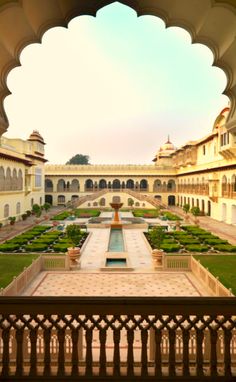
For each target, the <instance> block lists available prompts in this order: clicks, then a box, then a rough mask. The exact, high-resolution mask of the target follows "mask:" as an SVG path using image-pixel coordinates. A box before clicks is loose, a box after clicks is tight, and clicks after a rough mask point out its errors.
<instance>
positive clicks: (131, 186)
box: [126, 179, 134, 190]
mask: <svg viewBox="0 0 236 382" xmlns="http://www.w3.org/2000/svg"><path fill="white" fill-rule="evenodd" d="M126 188H128V189H130V190H133V189H134V181H133V179H128V180H127V182H126Z"/></svg>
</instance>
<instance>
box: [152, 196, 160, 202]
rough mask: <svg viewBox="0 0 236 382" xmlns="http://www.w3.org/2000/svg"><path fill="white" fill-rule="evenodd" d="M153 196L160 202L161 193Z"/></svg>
mask: <svg viewBox="0 0 236 382" xmlns="http://www.w3.org/2000/svg"><path fill="white" fill-rule="evenodd" d="M154 198H155V199H158V200H159V201H160V202H161V199H162V197H161V195H155V196H154Z"/></svg>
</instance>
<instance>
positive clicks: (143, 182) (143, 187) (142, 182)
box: [140, 179, 148, 191]
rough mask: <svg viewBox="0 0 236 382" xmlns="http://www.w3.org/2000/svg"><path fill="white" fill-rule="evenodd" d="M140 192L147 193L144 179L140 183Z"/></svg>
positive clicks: (146, 183)
mask: <svg viewBox="0 0 236 382" xmlns="http://www.w3.org/2000/svg"><path fill="white" fill-rule="evenodd" d="M140 191H148V182H147V180H146V179H142V180H141V181H140Z"/></svg>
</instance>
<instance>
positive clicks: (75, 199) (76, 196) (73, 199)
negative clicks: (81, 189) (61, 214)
mask: <svg viewBox="0 0 236 382" xmlns="http://www.w3.org/2000/svg"><path fill="white" fill-rule="evenodd" d="M78 199H79V196H78V195H72V197H71V201H72V202H76V201H77V200H78Z"/></svg>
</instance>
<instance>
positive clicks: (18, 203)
mask: <svg viewBox="0 0 236 382" xmlns="http://www.w3.org/2000/svg"><path fill="white" fill-rule="evenodd" d="M20 213H21V208H20V202H17V203H16V214H17V215H19V214H20Z"/></svg>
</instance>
